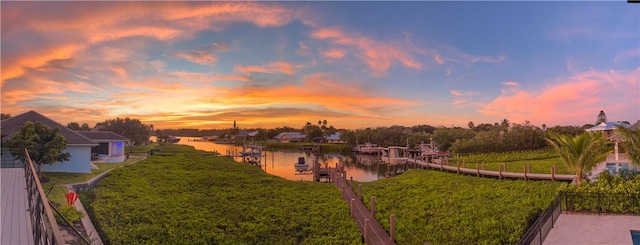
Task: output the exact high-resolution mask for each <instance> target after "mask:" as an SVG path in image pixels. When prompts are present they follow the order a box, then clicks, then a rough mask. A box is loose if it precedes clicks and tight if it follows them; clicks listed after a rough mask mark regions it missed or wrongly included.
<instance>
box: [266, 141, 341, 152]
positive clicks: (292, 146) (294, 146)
mask: <svg viewBox="0 0 640 245" xmlns="http://www.w3.org/2000/svg"><path fill="white" fill-rule="evenodd" d="M259 144H260V145H263V146H265V149H266V150H300V149H301V148H302V147H313V146H320V150H321V151H322V152H335V153H338V152H339V153H348V154H350V153H351V148H352V147H353V146H351V145H347V144H326V143H320V144H316V143H308V142H304V143H302V142H288V143H279V142H268V141H263V142H259Z"/></svg>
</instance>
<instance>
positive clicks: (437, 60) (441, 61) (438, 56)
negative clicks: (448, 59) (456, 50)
mask: <svg viewBox="0 0 640 245" xmlns="http://www.w3.org/2000/svg"><path fill="white" fill-rule="evenodd" d="M433 60H435V61H436V62H438V64H441V65H444V60H442V57H440V55H439V54H436V55H434V56H433Z"/></svg>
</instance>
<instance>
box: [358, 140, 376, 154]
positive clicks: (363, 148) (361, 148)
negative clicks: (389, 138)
mask: <svg viewBox="0 0 640 245" xmlns="http://www.w3.org/2000/svg"><path fill="white" fill-rule="evenodd" d="M382 149H383V148H382V147H378V145H376V144H373V143H369V142H367V143H365V144H359V145H356V146H355V147H354V148H353V152H354V153H356V154H379V153H380V152H382Z"/></svg>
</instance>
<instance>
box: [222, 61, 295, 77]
mask: <svg viewBox="0 0 640 245" xmlns="http://www.w3.org/2000/svg"><path fill="white" fill-rule="evenodd" d="M302 67H304V65H302V64H292V63H289V62H284V61H277V62H271V63H269V64H267V65H264V66H236V67H235V68H233V69H234V70H235V71H239V72H242V73H254V72H258V73H284V74H287V75H293V74H294V73H295V71H296V70H297V69H300V68H302Z"/></svg>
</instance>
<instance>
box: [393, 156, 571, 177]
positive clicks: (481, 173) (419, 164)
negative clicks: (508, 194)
mask: <svg viewBox="0 0 640 245" xmlns="http://www.w3.org/2000/svg"><path fill="white" fill-rule="evenodd" d="M410 164H413V165H414V168H423V169H435V170H440V171H447V172H455V173H459V174H460V173H462V174H469V175H476V176H477V177H497V178H499V179H507V178H509V179H524V180H559V181H573V179H574V178H575V177H576V176H575V175H573V174H556V168H555V165H554V166H552V167H551V173H550V174H539V173H531V172H530V171H531V170H530V167H529V166H528V165H527V166H524V168H523V172H521V173H518V172H507V171H506V169H505V167H503V166H500V167H499V170H498V171H495V170H485V169H484V164H482V165H481V164H476V168H465V167H460V163H459V162H458V163H456V166H451V165H448V164H445V163H444V161H441V162H440V163H427V162H424V161H421V160H417V159H409V160H408V161H407V162H406V163H405V164H393V165H394V167H395V168H397V167H398V165H404V166H403V167H404V170H406V168H407V165H410Z"/></svg>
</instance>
